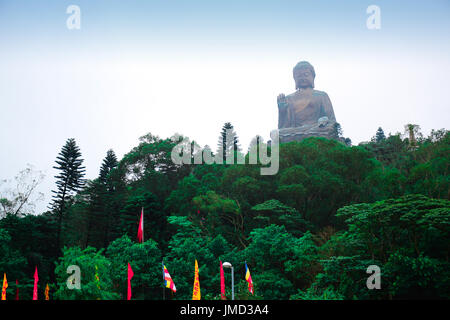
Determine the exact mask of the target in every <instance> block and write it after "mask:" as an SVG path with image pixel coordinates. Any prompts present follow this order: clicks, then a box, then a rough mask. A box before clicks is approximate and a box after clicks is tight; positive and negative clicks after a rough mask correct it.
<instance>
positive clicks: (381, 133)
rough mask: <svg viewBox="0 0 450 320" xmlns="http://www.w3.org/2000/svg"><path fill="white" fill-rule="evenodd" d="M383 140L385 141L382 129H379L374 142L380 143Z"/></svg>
mask: <svg viewBox="0 0 450 320" xmlns="http://www.w3.org/2000/svg"><path fill="white" fill-rule="evenodd" d="M384 140H386V136H385V135H384V131H383V129H382V128H381V127H379V128H378V130H377V133H376V134H375V142H376V143H380V142H381V141H384Z"/></svg>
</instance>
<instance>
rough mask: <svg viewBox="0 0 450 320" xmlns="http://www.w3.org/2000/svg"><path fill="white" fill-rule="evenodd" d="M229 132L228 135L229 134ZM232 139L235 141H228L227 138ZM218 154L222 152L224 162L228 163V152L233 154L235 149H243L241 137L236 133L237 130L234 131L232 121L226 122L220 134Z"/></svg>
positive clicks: (238, 150)
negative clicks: (240, 143)
mask: <svg viewBox="0 0 450 320" xmlns="http://www.w3.org/2000/svg"><path fill="white" fill-rule="evenodd" d="M227 133H228V135H227ZM228 138H229V139H230V140H231V141H233V143H232V144H231V142H230V143H228V142H227V139H228ZM217 147H218V148H217V154H218V156H219V155H220V154H222V157H223V163H226V158H227V155H228V154H231V153H232V152H233V151H234V152H235V153H236V152H240V151H241V147H240V146H239V139H238V136H237V134H236V132H235V131H234V127H233V125H232V124H231V123H230V122H226V123H225V124H224V125H223V127H222V131H221V132H220V136H219V142H218V146H217Z"/></svg>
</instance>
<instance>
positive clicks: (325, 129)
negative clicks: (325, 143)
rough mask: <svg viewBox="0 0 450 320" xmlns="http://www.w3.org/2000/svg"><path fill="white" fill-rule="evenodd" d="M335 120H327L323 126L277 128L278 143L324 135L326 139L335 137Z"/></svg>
mask: <svg viewBox="0 0 450 320" xmlns="http://www.w3.org/2000/svg"><path fill="white" fill-rule="evenodd" d="M335 123H336V122H335V121H329V122H328V123H327V124H326V125H324V126H319V125H317V124H316V125H308V124H306V125H303V126H300V127H295V128H283V129H279V130H278V133H279V136H280V143H285V142H291V141H301V140H303V139H306V138H309V137H324V138H328V139H337V136H336V132H335V129H334V124H335Z"/></svg>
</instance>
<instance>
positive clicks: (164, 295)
mask: <svg viewBox="0 0 450 320" xmlns="http://www.w3.org/2000/svg"><path fill="white" fill-rule="evenodd" d="M161 267H162V277H163V286H162V291H163V300H166V291H165V290H164V259H163V260H162V261H161Z"/></svg>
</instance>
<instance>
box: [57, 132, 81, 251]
mask: <svg viewBox="0 0 450 320" xmlns="http://www.w3.org/2000/svg"><path fill="white" fill-rule="evenodd" d="M56 159H57V160H56V161H55V162H56V164H57V165H58V166H55V167H53V168H54V169H57V170H60V174H59V175H57V176H55V178H56V179H57V181H56V187H57V190H56V191H54V190H52V192H53V193H55V195H54V196H53V201H52V204H51V209H53V211H54V212H55V213H56V215H57V220H58V232H57V242H56V243H57V245H58V246H60V245H61V231H62V226H63V215H64V213H65V210H66V207H67V203H68V201H69V200H71V198H72V197H73V196H74V195H75V193H76V192H77V191H79V190H80V189H81V188H82V187H83V185H84V183H85V180H84V179H83V177H84V174H85V167H83V166H82V164H83V161H84V160H83V159H81V152H80V148H79V147H78V146H77V145H76V142H75V139H73V138H71V139H68V140H67V141H66V144H65V145H64V146H63V147H62V149H61V152H60V153H59V155H58V156H57V157H56Z"/></svg>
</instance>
